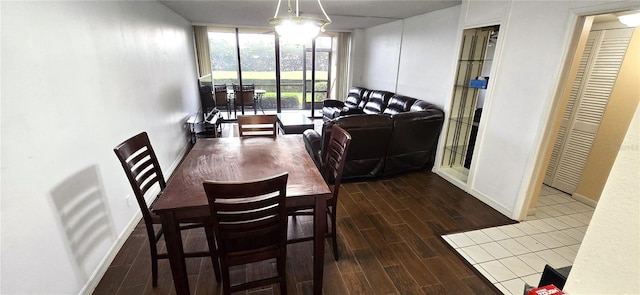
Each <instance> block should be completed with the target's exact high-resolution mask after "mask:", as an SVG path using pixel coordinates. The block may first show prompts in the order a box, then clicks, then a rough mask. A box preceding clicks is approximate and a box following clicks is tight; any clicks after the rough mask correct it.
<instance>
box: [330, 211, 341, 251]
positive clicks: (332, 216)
mask: <svg viewBox="0 0 640 295" xmlns="http://www.w3.org/2000/svg"><path fill="white" fill-rule="evenodd" d="M332 209H333V210H330V211H329V213H330V215H329V218H330V219H331V240H332V242H333V258H334V259H335V260H336V261H338V260H340V255H339V254H338V234H337V232H338V231H337V230H336V229H337V228H336V223H337V222H336V209H337V206H333V208H332Z"/></svg>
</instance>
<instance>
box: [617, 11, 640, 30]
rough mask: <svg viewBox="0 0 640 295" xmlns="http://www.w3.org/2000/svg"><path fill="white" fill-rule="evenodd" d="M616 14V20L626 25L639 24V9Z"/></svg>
mask: <svg viewBox="0 0 640 295" xmlns="http://www.w3.org/2000/svg"><path fill="white" fill-rule="evenodd" d="M617 16H618V20H619V21H620V22H621V23H623V24H624V25H626V26H627V27H637V26H640V11H631V12H626V13H619V14H618V15H617Z"/></svg>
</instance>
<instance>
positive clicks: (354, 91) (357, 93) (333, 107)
mask: <svg viewBox="0 0 640 295" xmlns="http://www.w3.org/2000/svg"><path fill="white" fill-rule="evenodd" d="M368 92H369V91H368V90H367V89H366V88H362V87H356V86H354V87H351V89H349V93H348V94H347V98H346V99H345V101H344V102H343V101H340V100H335V99H325V100H324V101H323V102H322V103H323V107H322V118H323V120H324V121H327V120H331V119H333V118H337V117H340V116H344V115H352V114H362V108H363V106H364V104H365V103H366V102H367V100H368Z"/></svg>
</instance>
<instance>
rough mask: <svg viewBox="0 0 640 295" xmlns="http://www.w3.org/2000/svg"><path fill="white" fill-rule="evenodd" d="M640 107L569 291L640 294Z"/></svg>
mask: <svg viewBox="0 0 640 295" xmlns="http://www.w3.org/2000/svg"><path fill="white" fill-rule="evenodd" d="M638 167H640V108H637V109H636V113H635V116H634V118H633V120H632V121H631V124H630V126H629V130H628V131H627V135H626V137H625V139H624V141H623V143H622V145H621V146H620V150H619V152H618V156H617V157H616V161H615V163H614V165H613V168H612V170H611V173H610V174H609V178H608V179H607V184H606V185H605V188H604V190H603V192H602V195H601V197H600V200H599V201H598V207H596V210H595V212H594V214H593V217H592V218H591V223H590V225H589V228H588V229H587V232H586V234H585V236H584V239H583V240H582V245H581V246H580V250H579V251H578V255H577V256H576V260H575V262H574V265H573V267H572V268H571V273H570V274H569V277H568V279H567V283H566V285H565V287H564V290H565V291H567V292H568V293H569V294H640V280H639V279H638V278H640V219H639V218H638V216H639V213H640V198H638V192H639V191H640V183H638V179H640V168H638Z"/></svg>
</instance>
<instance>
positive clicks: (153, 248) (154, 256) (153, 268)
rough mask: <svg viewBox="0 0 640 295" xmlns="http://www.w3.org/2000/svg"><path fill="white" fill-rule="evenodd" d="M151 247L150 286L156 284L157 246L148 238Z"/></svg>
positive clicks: (155, 285)
mask: <svg viewBox="0 0 640 295" xmlns="http://www.w3.org/2000/svg"><path fill="white" fill-rule="evenodd" d="M149 242H150V243H151V244H149V246H150V248H151V286H152V287H154V288H155V287H157V286H158V248H157V247H156V243H155V241H152V240H151V239H150V240H149Z"/></svg>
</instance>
